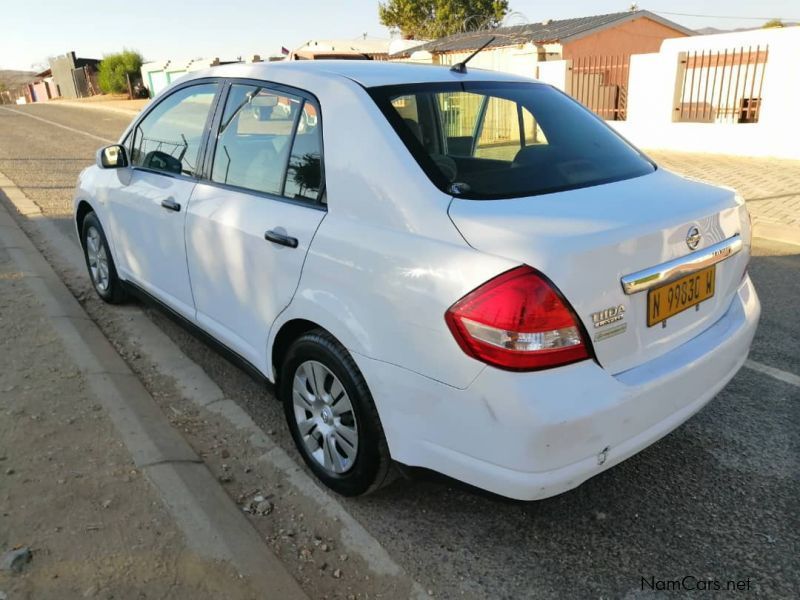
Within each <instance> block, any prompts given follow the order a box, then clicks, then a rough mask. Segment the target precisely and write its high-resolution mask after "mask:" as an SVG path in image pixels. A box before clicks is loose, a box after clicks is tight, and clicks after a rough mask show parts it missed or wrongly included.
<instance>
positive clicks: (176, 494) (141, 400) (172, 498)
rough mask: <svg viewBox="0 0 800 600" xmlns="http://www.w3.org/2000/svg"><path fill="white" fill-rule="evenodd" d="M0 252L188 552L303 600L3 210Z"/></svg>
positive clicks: (269, 592)
mask: <svg viewBox="0 0 800 600" xmlns="http://www.w3.org/2000/svg"><path fill="white" fill-rule="evenodd" d="M3 179H5V178H3ZM12 191H13V188H12ZM17 192H18V193H19V194H22V193H21V192H19V191H18V190H17ZM3 195H6V196H7V197H8V196H9V195H7V194H5V193H3ZM13 195H14V194H11V195H10V196H13ZM22 196H23V197H24V194H22ZM9 200H11V201H12V202H13V201H15V200H19V198H14V199H13V200H12V198H11V197H9ZM0 204H2V203H0ZM34 206H35V205H34ZM29 210H30V213H33V214H36V213H37V212H38V211H35V210H33V209H30V208H29ZM26 212H27V211H26ZM30 213H29V214H30ZM0 247H2V248H4V249H5V250H6V251H7V252H8V253H9V255H10V256H11V258H12V260H13V261H14V263H16V265H17V267H18V269H19V270H20V271H22V272H23V273H25V275H26V277H25V281H26V282H27V284H28V285H29V287H30V288H31V290H32V291H33V292H34V293H35V294H36V296H37V298H38V299H39V301H40V302H41V304H42V307H43V309H44V312H45V314H46V316H47V317H48V318H49V319H50V321H51V323H52V325H53V327H54V329H55V330H56V331H57V333H58V334H59V337H60V338H61V340H62V342H63V343H64V346H65V348H66V350H67V351H68V352H69V354H70V356H71V357H72V359H73V360H74V361H75V363H76V365H77V366H78V368H79V369H80V370H81V371H82V373H83V375H84V378H85V380H86V383H87V386H88V387H89V389H90V390H91V392H92V393H93V394H94V396H95V397H96V398H97V399H98V401H99V402H100V403H101V404H102V405H103V406H104V408H105V409H106V411H107V412H108V414H109V416H110V418H111V420H112V422H113V423H114V426H115V428H116V430H117V433H118V434H119V436H120V438H121V439H122V441H123V442H124V443H125V446H126V447H127V449H128V451H129V452H130V454H131V457H132V458H133V461H134V464H135V465H136V467H138V468H140V469H141V470H142V471H143V472H144V473H145V475H146V476H147V477H148V479H149V480H150V482H151V483H152V484H153V486H154V487H155V488H156V490H157V491H158V492H159V494H160V495H161V498H162V500H163V501H164V503H165V505H166V506H167V508H168V509H169V510H170V512H171V514H172V516H173V518H174V519H175V522H176V523H177V525H178V526H179V527H180V529H181V530H182V532H183V533H184V535H185V537H186V540H187V543H188V544H189V546H190V547H191V548H192V549H193V550H194V551H195V552H197V553H198V554H200V555H201V556H205V557H207V558H210V559H217V560H224V561H229V562H230V563H231V564H232V565H233V566H234V568H236V569H237V570H238V571H239V573H240V574H241V575H243V576H245V577H247V578H248V579H250V580H251V581H252V582H253V584H254V585H255V586H257V587H258V588H260V589H263V590H265V597H271V598H280V599H284V598H287V599H295V598H296V599H304V598H307V596H306V594H305V593H304V592H303V591H302V589H301V588H300V586H299V584H298V583H297V581H295V579H294V578H293V577H292V576H291V575H290V574H289V572H288V570H287V569H286V567H285V566H284V565H283V563H282V562H280V560H279V559H278V558H277V556H275V554H274V553H273V552H272V551H271V550H270V549H269V548H268V547H267V545H266V544H265V542H264V541H263V540H262V539H261V537H260V536H259V534H258V533H257V532H256V530H255V529H253V527H252V526H251V525H250V522H249V521H248V520H247V517H246V516H244V515H243V514H242V512H241V510H239V508H238V507H237V506H236V505H235V504H234V503H233V502H232V501H231V499H230V498H229V497H228V496H227V494H226V492H225V490H223V489H222V487H221V486H220V484H219V482H218V481H217V480H216V478H215V477H214V476H213V474H212V473H211V472H210V471H209V470H208V468H207V467H206V466H205V465H204V464H203V461H202V460H201V459H200V457H199V456H197V454H196V453H195V452H194V450H193V449H192V448H191V447H190V446H189V444H188V443H187V442H186V440H184V439H183V437H182V436H181V435H180V434H179V433H178V432H177V431H176V430H175V429H174V428H173V427H172V425H171V424H170V423H169V421H168V420H167V419H166V417H165V416H164V414H163V413H162V412H161V410H160V408H159V407H158V405H157V404H156V403H155V401H154V400H153V398H152V397H151V396H150V394H149V393H148V391H147V390H146V389H145V388H144V386H143V385H142V383H141V381H140V380H139V379H138V377H136V375H135V374H134V373H133V372H132V371H131V370H130V368H129V367H128V365H127V363H125V361H124V360H123V359H122V358H121V357H120V356H119V354H117V352H116V350H115V349H114V347H113V346H112V345H111V343H110V342H109V341H108V339H106V337H105V336H104V335H103V333H102V332H101V331H100V330H99V328H98V327H97V326H96V325H95V323H94V322H93V321H92V320H91V319H90V318H89V317H88V315H87V314H86V313H85V311H84V310H83V307H82V306H81V305H80V304H79V303H78V301H77V300H76V299H75V298H74V297H73V296H72V294H71V293H70V291H69V290H68V289H67V287H66V286H65V285H64V283H63V282H62V281H61V279H60V278H59V277H58V275H57V274H56V273H55V271H53V269H52V267H50V265H49V263H48V262H47V260H46V259H45V258H44V256H42V254H41V253H40V252H39V250H38V249H37V248H36V247H35V246H34V245H33V242H31V240H30V239H29V238H28V237H27V235H26V234H25V233H24V232H23V230H22V229H21V228H20V226H19V225H18V224H17V223H16V221H15V220H14V218H13V217H12V215H11V213H10V212H9V211H8V209H7V208H6V207H5V205H2V206H0Z"/></svg>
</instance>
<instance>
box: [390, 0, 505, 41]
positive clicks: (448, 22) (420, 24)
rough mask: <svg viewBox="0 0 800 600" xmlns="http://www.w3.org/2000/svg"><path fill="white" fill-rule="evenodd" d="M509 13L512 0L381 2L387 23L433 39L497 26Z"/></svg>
mask: <svg viewBox="0 0 800 600" xmlns="http://www.w3.org/2000/svg"><path fill="white" fill-rule="evenodd" d="M506 13H508V0H388V1H387V2H386V3H380V4H379V5H378V16H379V17H380V20H381V23H383V24H384V25H386V26H387V27H397V28H398V29H400V31H401V32H402V34H403V37H405V38H407V39H425V38H428V39H431V38H437V37H442V36H445V35H450V34H452V33H459V32H461V31H475V30H478V29H485V28H487V27H496V26H497V25H499V24H500V22H501V21H502V20H503V17H505V15H506Z"/></svg>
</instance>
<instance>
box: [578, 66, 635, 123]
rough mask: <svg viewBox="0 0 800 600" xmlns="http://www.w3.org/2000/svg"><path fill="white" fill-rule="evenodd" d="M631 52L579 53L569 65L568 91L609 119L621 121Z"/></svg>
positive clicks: (626, 97) (626, 102)
mask: <svg viewBox="0 0 800 600" xmlns="http://www.w3.org/2000/svg"><path fill="white" fill-rule="evenodd" d="M629 67H630V55H616V56H612V55H608V56H581V57H577V58H573V59H572V65H571V66H570V95H571V96H572V97H573V98H575V99H576V100H577V101H578V102H580V103H581V104H583V105H584V106H586V107H587V108H589V110H591V111H593V112H594V113H596V114H597V115H598V116H599V117H601V118H603V119H606V120H608V121H624V120H625V114H626V109H627V104H628V75H629Z"/></svg>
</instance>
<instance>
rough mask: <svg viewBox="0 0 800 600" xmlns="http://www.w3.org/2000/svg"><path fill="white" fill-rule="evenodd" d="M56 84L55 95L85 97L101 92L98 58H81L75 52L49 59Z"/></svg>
mask: <svg viewBox="0 0 800 600" xmlns="http://www.w3.org/2000/svg"><path fill="white" fill-rule="evenodd" d="M48 62H49V63H50V72H51V76H52V78H53V81H54V84H55V90H54V94H53V97H57V96H61V97H63V98H84V97H86V96H94V95H95V94H97V93H99V90H98V87H97V67H98V65H99V64H100V60H98V59H96V58H79V57H77V56H76V55H75V52H67V53H66V54H63V55H61V56H55V57H53V58H50V59H48Z"/></svg>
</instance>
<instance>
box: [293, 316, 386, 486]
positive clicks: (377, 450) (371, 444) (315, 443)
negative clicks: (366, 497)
mask: <svg viewBox="0 0 800 600" xmlns="http://www.w3.org/2000/svg"><path fill="white" fill-rule="evenodd" d="M279 394H280V398H281V400H282V402H283V406H284V411H285V413H286V420H287V422H288V424H289V429H290V431H291V433H292V438H294V442H295V444H296V446H297V449H298V450H299V451H300V454H302V455H303V460H305V462H306V464H307V465H308V467H309V468H310V469H311V470H312V471H313V472H314V474H315V475H316V476H317V477H318V478H319V479H320V481H322V482H323V483H324V484H325V485H326V486H328V487H329V488H331V489H332V490H334V491H336V492H338V493H340V494H342V495H344V496H358V495H361V494H367V493H369V492H372V491H374V490H376V489H378V488H379V487H381V486H383V485H385V484H386V483H388V482H389V480H390V479H389V474H390V472H391V466H392V465H391V458H390V457H389V450H388V447H387V445H386V439H385V437H384V435H383V427H382V426H381V422H380V419H379V418H378V412H377V410H376V409H375V404H374V402H373V400H372V396H371V394H370V392H369V389H368V388H367V383H366V381H364V377H363V376H362V375H361V372H360V371H359V369H358V367H357V366H356V364H355V361H354V360H353V358H352V357H351V356H350V354H349V353H348V352H347V350H345V349H344V347H342V345H341V344H339V342H337V341H336V339H335V338H333V336H331V335H330V334H328V333H327V332H326V331H323V330H314V331H311V332H309V333H306V334H305V335H303V336H301V337H300V338H299V339H297V340H296V341H295V342H294V343H293V344H292V345H291V347H290V348H289V351H288V352H287V354H286V358H285V360H284V361H283V365H282V368H281V372H280V382H279Z"/></svg>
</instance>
